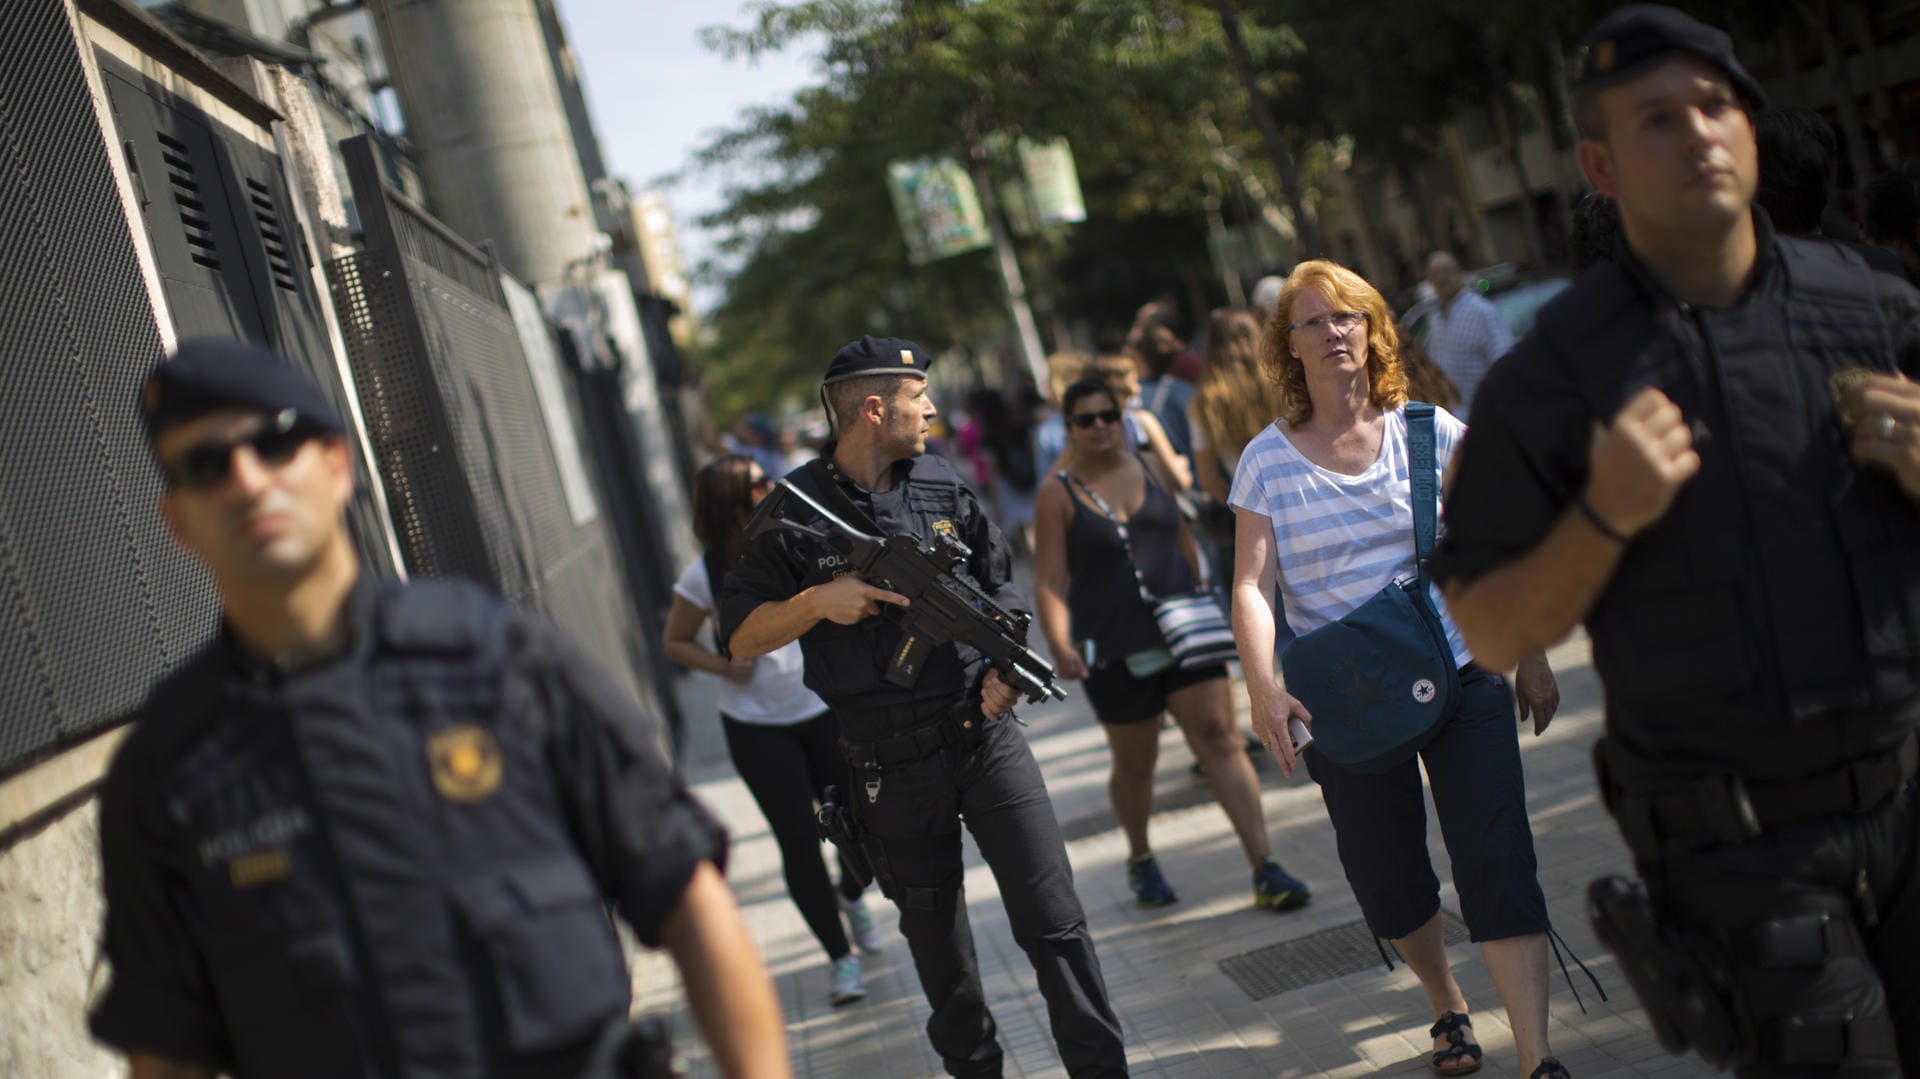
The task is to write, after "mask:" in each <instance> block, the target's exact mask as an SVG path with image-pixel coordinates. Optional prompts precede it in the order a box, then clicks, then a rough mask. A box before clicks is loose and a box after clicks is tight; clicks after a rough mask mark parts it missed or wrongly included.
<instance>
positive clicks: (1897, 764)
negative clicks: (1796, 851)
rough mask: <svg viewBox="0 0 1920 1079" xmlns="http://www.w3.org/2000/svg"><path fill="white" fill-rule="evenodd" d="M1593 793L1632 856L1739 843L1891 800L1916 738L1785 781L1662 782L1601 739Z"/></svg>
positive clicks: (1916, 754)
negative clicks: (1673, 848) (1616, 825)
mask: <svg viewBox="0 0 1920 1079" xmlns="http://www.w3.org/2000/svg"><path fill="white" fill-rule="evenodd" d="M1594 764H1595V766H1596V767H1597V768H1598V770H1599V773H1600V793H1601V797H1602V798H1604V799H1605V800H1606V804H1607V810H1608V812H1610V813H1612V814H1613V816H1614V819H1616V820H1618V821H1619V822H1620V831H1621V832H1622V833H1623V834H1624V835H1625V836H1626V839H1627V843H1628V845H1629V846H1631V847H1633V848H1634V850H1635V853H1637V854H1638V853H1643V852H1651V851H1654V850H1658V849H1660V848H1662V847H1666V846H1673V845H1680V846H1690V845H1695V846H1697V845H1701V844H1707V843H1727V842H1738V841H1741V840H1745V839H1752V838H1754V837H1756V836H1758V835H1760V834H1761V833H1762V832H1765V831H1767V830H1769V829H1773V828H1778V827H1780V826H1782V825H1787V824H1792V823H1794V822H1796V821H1803V820H1811V819H1813V818H1815V817H1826V816H1835V815H1840V814H1849V813H1862V812H1865V811H1866V810H1869V809H1872V808H1873V807H1875V806H1877V805H1879V804H1880V803H1881V802H1884V801H1886V800H1887V799H1888V798H1890V797H1892V796H1893V794H1894V793H1895V792H1896V791H1898V790H1899V789H1900V788H1901V787H1903V786H1905V785H1906V783H1907V781H1908V780H1910V779H1912V778H1913V776H1914V772H1915V770H1916V767H1917V766H1920V735H1915V734H1908V735H1907V737H1906V739H1905V740H1904V741H1902V742H1901V743H1900V745H1899V747H1898V748H1896V749H1892V750H1883V751H1881V752H1879V753H1876V754H1873V755H1871V756H1866V757H1861V758H1858V759H1856V760H1852V761H1849V762H1847V763H1846V764H1843V765H1840V766H1838V767H1836V768H1830V769H1828V770H1826V771H1824V772H1815V773H1814V774H1812V775H1808V776H1796V777H1794V778H1792V779H1745V778H1742V777H1740V776H1735V775H1705V776H1701V775H1689V776H1672V777H1662V776H1656V775H1652V774H1648V773H1647V772H1646V771H1645V770H1644V769H1641V768H1639V767H1637V766H1636V763H1635V761H1634V759H1633V758H1632V757H1631V756H1628V755H1627V754H1626V753H1625V752H1624V751H1622V750H1620V749H1619V748H1618V747H1617V746H1614V745H1613V744H1612V739H1603V740H1601V742H1600V743H1599V745H1597V746H1595V747H1594Z"/></svg>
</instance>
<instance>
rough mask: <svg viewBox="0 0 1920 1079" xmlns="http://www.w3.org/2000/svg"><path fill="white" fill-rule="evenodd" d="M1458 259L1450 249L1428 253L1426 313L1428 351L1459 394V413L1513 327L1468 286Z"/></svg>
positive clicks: (1465, 411)
mask: <svg viewBox="0 0 1920 1079" xmlns="http://www.w3.org/2000/svg"><path fill="white" fill-rule="evenodd" d="M1466 280H1467V279H1466V275H1465V274H1464V273H1463V272H1462V271H1461V269H1460V260H1459V259H1457V258H1455V257H1454V256H1453V252H1451V251H1435V252H1434V253H1433V254H1431V255H1429V256H1427V282H1428V283H1429V284H1431V285H1432V286H1433V295H1434V300H1435V305H1434V308H1433V314H1432V315H1430V316H1429V317H1428V323H1429V325H1430V327H1431V328H1430V329H1429V330H1428V331H1427V355H1429V356H1431V357H1433V362H1434V363H1435V364H1436V365H1438V366H1439V368H1440V371H1441V373H1442V374H1444V375H1446V376H1447V381H1448V382H1451V383H1452V384H1453V388H1454V389H1455V390H1457V391H1458V392H1459V394H1460V413H1461V415H1464V416H1469V417H1470V416H1471V415H1472V414H1473V395H1474V392H1475V391H1476V390H1477V389H1478V388H1479V386H1480V380H1481V379H1482V378H1483V377H1485V376H1486V373H1487V368H1489V367H1492V366H1493V361H1495V360H1497V359H1499V358H1500V357H1502V356H1504V355H1506V353H1507V350H1508V349H1510V348H1512V347H1513V330H1512V329H1510V328H1509V327H1508V326H1507V320H1506V319H1504V318H1502V317H1501V316H1500V310H1499V309H1498V308H1496V307H1494V306H1493V304H1492V303H1491V302H1489V301H1488V300H1487V298H1486V297H1485V296H1482V295H1480V294H1479V293H1478V292H1476V291H1474V290H1473V289H1470V288H1467V287H1466Z"/></svg>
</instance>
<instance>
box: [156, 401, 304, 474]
mask: <svg viewBox="0 0 1920 1079" xmlns="http://www.w3.org/2000/svg"><path fill="white" fill-rule="evenodd" d="M323 433H324V432H323V431H322V429H321V427H320V426H319V425H318V424H316V423H314V422H313V421H312V420H309V419H306V418H305V417H303V416H301V415H300V413H298V412H295V411H294V410H293V409H290V408H283V409H281V410H280V411H278V412H275V413H273V414H272V415H268V416H260V417H258V418H256V419H254V420H253V422H251V423H249V424H247V426H246V427H244V428H242V429H241V430H240V431H239V432H238V433H237V434H235V435H233V436H232V437H230V438H219V439H210V440H208V441H206V442H201V443H198V444H196V445H193V446H189V447H187V448H186V449H185V450H182V451H181V452H180V453H179V454H177V455H175V456H174V458H173V460H171V461H164V462H162V463H161V465H160V471H161V472H162V473H163V474H164V475H165V476H166V479H167V486H168V487H170V488H172V489H174V490H179V491H205V490H208V489H210V488H213V487H218V486H220V484H222V483H224V482H226V479H227V476H228V475H230V474H231V473H232V472H233V451H234V450H236V449H239V448H240V447H241V446H245V447H247V448H249V449H251V450H252V451H253V454H254V456H256V457H258V458H260V461H261V463H262V464H266V465H272V466H274V467H276V468H277V467H279V466H280V465H284V464H286V463H287V462H288V461H291V460H293V455H294V454H296V453H299V452H300V447H302V446H304V445H306V444H307V443H308V442H310V441H312V440H313V439H316V438H319V437H320V436H321V434H323Z"/></svg>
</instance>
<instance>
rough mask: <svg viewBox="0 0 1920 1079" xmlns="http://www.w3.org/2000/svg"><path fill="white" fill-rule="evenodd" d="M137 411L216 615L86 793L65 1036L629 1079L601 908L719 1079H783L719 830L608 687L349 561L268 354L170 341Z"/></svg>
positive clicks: (225, 1062) (341, 487) (332, 435)
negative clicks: (668, 992) (91, 818)
mask: <svg viewBox="0 0 1920 1079" xmlns="http://www.w3.org/2000/svg"><path fill="white" fill-rule="evenodd" d="M140 409H141V415H142V417H143V419H144V421H145V424H146V430H147V436H148V439H149V445H150V447H151V449H152V452H153V455H154V458H155V460H156V461H157V462H158V464H159V467H160V470H161V471H162V472H163V473H164V474H165V480H166V491H165V494H164V495H163V496H162V497H161V501H160V509H161V512H162V515H163V516H164V518H165V520H166V524H167V527H168V528H169V530H170V531H171V532H172V533H173V536H174V537H175V539H176V540H177V541H178V542H179V543H180V545H181V546H182V547H183V548H185V549H186V550H187V551H188V552H189V553H190V554H192V555H193V556H194V557H195V558H197V559H198V560H199V561H200V562H201V563H203V564H204V565H205V566H206V568H207V569H208V571H209V572H210V573H211V574H212V576H213V580H214V583H215V584H216V585H217V586H218V588H219V590H220V599H221V606H222V613H223V616H224V621H223V625H222V628H221V632H220V634H219V635H218V637H217V638H216V639H215V640H214V641H212V642H211V643H210V644H208V645H207V646H206V647H205V648H203V649H202V650H201V651H200V652H198V653H197V654H195V655H193V656H192V657H190V658H188V659H187V661H186V662H185V663H184V664H183V665H182V666H181V667H180V668H179V669H178V670H176V671H175V672H174V673H173V674H171V675H170V676H168V677H167V678H166V679H164V680H163V681H162V682H161V683H160V684H159V686H158V687H157V688H155V689H154V690H153V692H152V694H151V695H150V696H149V697H148V698H147V700H146V702H145V703H144V704H143V705H142V706H141V707H140V709H139V711H138V712H137V713H136V715H135V717H134V723H133V727H132V730H131V732H130V733H129V735H128V736H127V739H126V741H125V743H124V744H123V745H122V747H121V748H120V750H119V752H118V753H117V755H116V756H115V758H114V761H113V765H112V767H111V768H110V770H109V772H108V774H107V778H106V780H105V783H104V784H103V786H102V788H101V793H100V845H101V856H102V861H103V863H104V880H105V891H106V911H107V913H106V929H105V937H104V945H103V949H104V953H105V956H106V958H107V960H108V961H109V963H110V965H111V969H112V979H111V985H110V987H109V988H108V989H107V990H106V991H105V993H104V995H103V997H102V998H101V999H100V1000H99V1001H98V1002H97V1004H96V1005H95V1007H94V1010H93V1015H92V1027H93V1031H94V1034H95V1035H96V1036H97V1037H99V1038H100V1039H101V1040H102V1041H104V1042H106V1043H108V1044H109V1045H112V1046H114V1047H116V1048H118V1049H120V1050H122V1051H124V1052H126V1053H127V1054H128V1055H129V1056H130V1057H131V1060H132V1069H133V1075H134V1076H136V1077H158V1076H211V1075H213V1074H214V1073H215V1072H223V1073H230V1074H233V1075H237V1076H273V1077H275V1079H282V1077H303V1076H312V1077H315V1079H322V1077H324V1079H339V1077H343V1076H357V1075H367V1076H382V1077H388V1079H401V1077H405V1076H429V1075H431V1076H436V1077H438V1076H483V1075H484V1076H489V1077H493V1076H527V1077H533V1076H542V1077H546V1076H582V1077H584V1076H593V1077H602V1076H606V1077H612V1076H619V1075H630V1074H636V1073H638V1072H639V1071H641V1070H642V1066H641V1064H640V1062H639V1061H638V1060H636V1059H634V1057H635V1056H636V1055H638V1054H639V1053H641V1051H642V1050H643V1049H644V1048H645V1047H644V1046H642V1045H641V1044H639V1042H638V1041H637V1040H636V1039H635V1037H634V1034H633V1032H632V1031H631V1030H629V1027H628V1022H627V1011H628V1007H629V1003H630V1001H629V995H630V993H629V983H628V976H627V970H626V965H625V963H624V961H623V957H622V954H621V950H620V947H619V944H618V942H617V940H616V938H615V935H614V931H613V926H612V924H611V922H609V921H608V919H607V916H606V913H605V910H604V907H603V906H602V901H603V900H605V901H606V902H609V903H612V904H613V905H614V906H615V907H616V908H617V909H618V910H619V912H620V914H621V915H622V916H623V917H624V918H625V919H626V921H627V922H628V924H629V925H630V926H631V927H632V928H633V930H634V932H635V933H636V934H638V936H639V937H640V939H641V940H642V941H643V942H645V943H647V944H649V945H654V946H658V945H662V944H664V945H665V946H666V948H667V949H668V950H669V951H670V952H671V953H672V955H673V957H674V959H675V961H676V962H677V963H678V965H679V967H680V970H681V972H682V974H683V976H684V978H685V980H686V986H687V994H688V998H689V1003H690V1005H691V1008H692V1011H693V1013H694V1015H695V1017H696V1019H697V1020H698V1021H699V1023H700V1025H701V1028H702V1030H703V1031H704V1032H705V1033H706V1034H707V1038H708V1041H709V1042H710V1044H711V1045H712V1047H713V1051H714V1054H715V1056H716V1057H717V1058H718V1060H719V1062H720V1066H721V1070H722V1071H723V1072H725V1073H727V1074H729V1075H741V1076H746V1075H753V1076H785V1075H788V1074H789V1071H788V1062H787V1056H786V1048H785V1043H784V1035H783V1031H782V1029H781V1020H780V1015H779V1007H778V1004H777V1002H776V999H775V997H774V995H773V991H772V986H771V984H770V983H769V981H768V978H767V975H766V972H765V969H764V968H763V967H762V966H761V963H760V960H759V957H758V956H757V954H756V953H755V951H754V949H753V946H752V944H751V942H750V940H749V939H748V938H747V936H746V933H745V930H744V927H743V926H742V923H741V921H740V917H739V912H738V910H737V909H736V908H735V907H734V904H733V900H732V896H731V893H730V892H729V891H728V889H727V886H726V884H725V883H724V882H723V880H722V879H721V877H720V873H719V869H718V867H719V866H720V864H721V862H722V859H723V856H724V854H725V850H726V836H725V833H724V832H723V830H722V829H721V828H720V827H719V826H718V824H717V823H716V822H715V821H714V820H713V819H712V818H711V817H709V816H708V815H707V813H706V812H705V810H703V809H702V808H701V807H700V806H699V805H698V804H696V803H695V802H694V801H693V799H692V797H691V796H690V795H689V794H688V793H687V791H686V790H685V789H684V788H683V787H682V786H681V785H680V784H679V783H678V782H677V781H676V780H675V779H674V777H673V775H672V773H671V771H670V770H669V769H668V767H667V765H666V764H665V763H664V762H663V760H662V759H661V756H660V754H659V752H658V750H657V748H656V743H655V740H654V732H652V731H650V730H649V729H647V724H646V722H645V721H644V720H643V718H642V717H641V716H639V715H637V714H635V712H634V709H633V708H632V706H631V704H630V703H629V702H628V701H627V700H626V699H625V698H624V697H623V695H622V694H621V692H620V691H619V690H618V689H617V688H616V687H614V685H613V684H612V683H611V682H610V681H609V680H608V679H607V678H606V677H605V676H604V675H603V674H602V673H601V672H600V671H598V670H596V669H595V668H594V667H593V666H592V665H591V664H589V663H588V662H586V660H585V659H584V658H583V657H582V656H581V655H580V654H579V653H578V652H577V651H576V650H575V649H574V647H573V646H572V645H571V644H569V643H568V642H567V641H566V639H565V638H564V637H562V635H561V634H560V633H559V632H558V631H557V630H556V629H555V628H554V627H552V626H550V625H548V624H546V623H545V622H542V621H540V620H537V619H535V618H532V617H529V616H527V615H526V614H524V613H522V612H520V611H518V610H515V609H514V608H513V607H511V606H509V605H508V604H506V603H505V602H504V601H502V600H500V599H498V598H497V597H495V596H493V595H491V594H489V593H486V592H484V591H482V590H481V589H479V588H477V587H474V586H472V585H469V584H463V583H459V582H453V581H422V582H416V583H413V584H398V583H395V582H381V581H375V580H373V579H371V578H369V577H368V576H367V575H366V574H364V573H362V572H361V569H360V566H359V563H358V561H357V559H356V556H355V552H354V550H353V546H352V542H351V540H350V539H349V537H348V533H347V530H346V520H345V508H346V504H347V501H348V498H349V497H350V495H351V492H352V487H353V478H352V465H351V460H352V459H351V457H350V456H349V454H348V448H347V444H346V441H345V439H344V438H343V435H342V427H341V424H340V420H339V418H338V417H337V416H336V415H335V414H334V412H333V411H332V409H330V408H329V407H328V405H327V402H326V399H325V398H324V397H323V396H322V395H321V392H320V389H319V387H318V386H317V385H315V384H314V383H313V382H312V381H311V380H310V379H309V378H308V377H307V376H306V375H304V374H303V373H300V372H298V371H297V370H296V369H294V368H293V367H292V366H291V365H289V364H288V363H286V361H284V360H282V359H280V358H279V357H277V356H274V355H273V354H271V353H268V352H266V351H264V350H262V349H260V348H258V347H255V346H252V345H247V344H243V343H240V342H234V341H216V340H202V341H195V342H190V343H188V344H186V345H185V346H183V347H182V348H181V349H180V351H179V353H178V354H177V355H175V356H174V357H173V358H172V359H171V360H169V361H166V362H163V363H162V364H161V365H160V366H159V367H158V368H157V369H156V370H155V371H154V372H153V373H152V375H151V376H150V377H149V378H148V379H147V380H146V383H145V385H144V387H143V389H142V393H141V400H140Z"/></svg>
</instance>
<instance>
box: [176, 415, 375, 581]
mask: <svg viewBox="0 0 1920 1079" xmlns="http://www.w3.org/2000/svg"><path fill="white" fill-rule="evenodd" d="M260 420H261V414H260V413H258V412H256V411H254V410H251V409H222V410H220V411H218V412H211V413H208V414H206V415H204V416H198V417H195V418H194V419H191V420H187V421H185V422H183V423H180V424H178V425H176V426H174V427H172V428H169V429H167V430H166V431H164V432H162V433H161V435H160V438H159V439H158V440H157V441H156V442H155V443H154V447H153V451H154V457H155V458H156V459H157V460H158V461H159V462H160V465H161V468H162V470H164V471H170V472H171V471H173V470H174V469H173V468H172V466H173V465H175V464H176V463H177V462H178V461H179V460H180V459H181V457H182V455H184V454H186V453H188V452H189V451H192V450H194V449H196V448H199V449H202V451H203V452H204V451H205V450H206V449H208V448H213V447H218V446H223V445H231V446H232V448H231V450H230V453H231V457H230V459H229V461H228V466H227V470H226V474H225V475H224V476H222V477H220V478H219V479H218V480H217V481H215V482H212V483H209V484H207V485H205V486H187V485H183V484H179V483H175V484H172V485H170V486H169V488H168V490H167V491H166V493H165V494H163V495H162V496H161V498H160V512H161V515H162V516H163V517H164V518H165V520H166V522H167V528H168V530H169V531H171V532H172V533H173V537H174V539H175V541H177V542H178V543H179V544H180V546H181V547H183V548H184V549H186V551H187V552H188V553H189V554H192V555H193V556H194V557H196V558H198V559H199V560H200V561H201V562H203V563H205V565H206V567H207V569H208V571H210V572H211V573H212V574H213V577H214V580H215V582H217V583H218V584H219V585H220V586H221V589H222V590H223V591H228V590H231V589H232V588H235V587H240V586H246V585H260V584H270V583H273V582H280V583H283V584H284V583H286V582H288V581H292V580H297V579H299V578H300V577H301V576H303V575H304V574H305V573H306V572H307V571H308V570H310V569H311V568H312V567H313V566H314V565H315V564H316V563H317V562H318V561H319V559H320V558H321V556H322V555H323V554H324V553H325V552H326V550H327V548H328V545H329V544H332V543H336V542H340V541H341V539H342V537H343V536H344V534H345V528H346V523H345V519H344V516H343V514H344V512H345V509H346V505H347V501H348V499H350V498H351V497H352V495H353V468H352V465H351V463H350V461H349V460H348V457H347V447H346V443H345V442H344V441H343V440H342V439H340V438H337V437H332V436H324V435H323V436H319V437H312V438H308V439H305V440H304V441H302V442H300V443H299V445H298V448H297V449H295V450H293V451H292V454H291V456H289V457H287V458H286V459H285V460H282V461H278V462H271V461H267V460H263V459H262V458H261V456H260V454H259V452H258V451H257V450H256V449H255V448H254V446H252V445H249V444H248V443H247V442H246V441H245V436H246V435H247V434H248V433H249V432H250V431H252V430H255V429H257V426H258V424H259V422H260Z"/></svg>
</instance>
